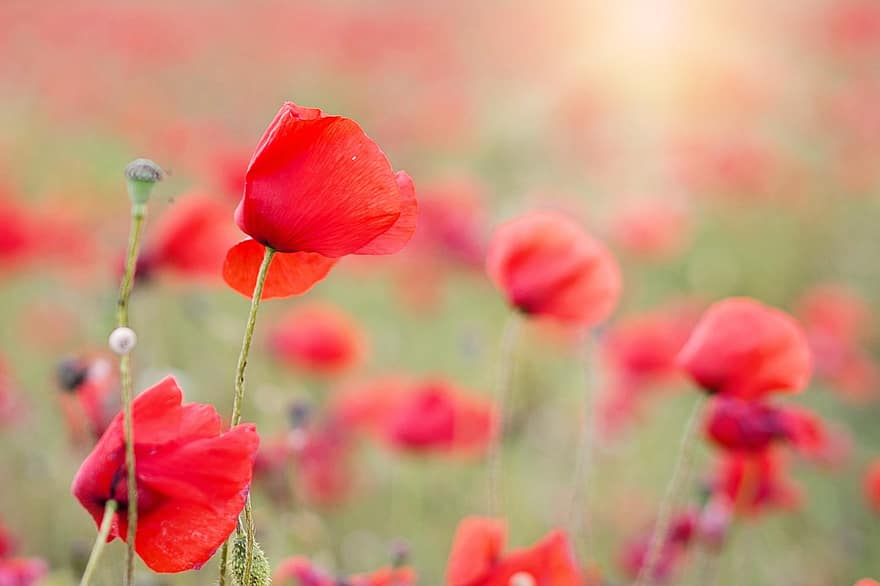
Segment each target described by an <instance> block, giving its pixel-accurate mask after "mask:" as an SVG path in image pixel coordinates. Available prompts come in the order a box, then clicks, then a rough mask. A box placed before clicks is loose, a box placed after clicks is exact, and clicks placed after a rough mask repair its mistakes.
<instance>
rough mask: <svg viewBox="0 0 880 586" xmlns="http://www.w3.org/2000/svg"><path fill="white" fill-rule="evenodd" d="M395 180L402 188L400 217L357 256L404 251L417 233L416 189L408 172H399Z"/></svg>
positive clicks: (417, 205)
mask: <svg viewBox="0 0 880 586" xmlns="http://www.w3.org/2000/svg"><path fill="white" fill-rule="evenodd" d="M394 179H395V180H396V181H397V186H398V187H399V188H400V217H399V218H397V221H396V222H394V225H393V226H391V228H389V229H388V231H387V232H385V233H384V234H382V235H381V236H379V237H378V238H376V239H375V240H372V241H371V242H370V243H369V244H367V245H366V246H364V247H363V248H361V249H359V250H358V251H357V252H356V253H355V254H374V255H378V254H394V253H396V252H399V251H400V250H401V249H403V247H404V246H406V245H407V243H408V242H409V241H410V239H411V238H412V236H413V234H414V233H415V231H416V222H417V221H418V217H419V203H418V201H417V200H416V188H415V185H414V184H413V180H412V178H411V177H410V176H409V175H408V174H407V173H406V171H398V172H397V174H395V176H394Z"/></svg>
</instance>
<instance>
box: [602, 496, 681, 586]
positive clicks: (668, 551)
mask: <svg viewBox="0 0 880 586" xmlns="http://www.w3.org/2000/svg"><path fill="white" fill-rule="evenodd" d="M697 521H698V517H697V513H696V511H693V510H686V511H683V512H681V513H678V514H677V515H675V516H674V517H673V518H672V519H671V520H670V523H669V529H668V530H667V532H666V535H665V536H664V537H663V542H662V543H661V545H660V555H659V557H658V558H657V561H656V562H655V565H654V568H653V572H652V574H653V575H652V576H651V578H652V581H653V582H656V583H662V582H666V581H667V580H669V578H671V577H672V575H673V574H674V573H675V571H676V570H677V568H678V565H679V564H680V563H681V561H682V559H683V558H684V555H685V553H686V552H687V548H688V547H689V546H690V544H691V542H692V540H693V538H694V536H695V535H696V529H697ZM653 533H654V532H653V530H651V531H650V532H648V533H646V534H644V535H642V536H640V537H639V538H638V539H636V540H635V541H632V542H630V543H629V544H627V545H626V546H625V547H624V548H623V551H622V552H621V554H620V558H619V563H620V567H621V569H623V571H624V573H625V574H626V575H627V576H628V577H629V578H636V577H637V576H638V575H639V573H640V572H641V571H642V566H644V565H645V564H646V563H647V561H648V551H649V549H650V547H651V539H652V537H653Z"/></svg>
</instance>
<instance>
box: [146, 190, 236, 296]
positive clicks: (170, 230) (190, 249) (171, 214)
mask: <svg viewBox="0 0 880 586" xmlns="http://www.w3.org/2000/svg"><path fill="white" fill-rule="evenodd" d="M229 212H230V206H228V205H227V204H226V203H225V202H223V201H221V200H217V199H215V198H211V197H208V196H207V195H205V194H202V193H198V192H196V193H191V194H187V195H184V196H183V197H181V198H180V199H178V200H177V201H175V202H174V204H173V205H172V206H171V207H170V208H169V209H168V211H166V212H165V213H164V214H163V215H162V216H161V217H160V218H159V219H158V221H157V222H156V224H155V228H153V230H152V231H151V233H150V234H149V236H148V237H147V239H146V243H145V245H144V247H143V249H142V250H141V253H140V255H139V257H138V263H137V278H138V279H139V280H144V279H148V278H150V277H151V276H153V275H154V274H156V273H161V272H167V273H171V274H174V275H175V276H180V277H187V278H190V279H202V280H209V279H219V278H220V275H221V271H222V268H223V259H224V258H225V254H226V250H227V249H228V248H229V247H230V246H232V245H233V244H234V243H235V242H236V241H237V235H236V233H235V229H234V228H233V227H232V226H230V225H229V222H228V218H229Z"/></svg>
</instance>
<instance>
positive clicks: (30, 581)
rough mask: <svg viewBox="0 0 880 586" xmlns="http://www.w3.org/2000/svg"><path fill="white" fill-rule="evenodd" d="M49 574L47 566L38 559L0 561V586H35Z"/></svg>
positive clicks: (7, 559)
mask: <svg viewBox="0 0 880 586" xmlns="http://www.w3.org/2000/svg"><path fill="white" fill-rule="evenodd" d="M48 574H49V566H48V565H47V564H46V562H45V561H43V560H41V559H38V558H5V559H0V586H32V585H34V586H36V584H40V583H42V580H43V578H45V577H46V576H47V575H48Z"/></svg>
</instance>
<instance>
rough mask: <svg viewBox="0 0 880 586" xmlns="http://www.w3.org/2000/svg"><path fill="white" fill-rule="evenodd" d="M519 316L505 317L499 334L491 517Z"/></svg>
mask: <svg viewBox="0 0 880 586" xmlns="http://www.w3.org/2000/svg"><path fill="white" fill-rule="evenodd" d="M519 326H520V318H519V316H517V315H515V314H512V315H511V316H510V317H509V318H507V323H506V324H505V325H504V333H503V334H502V335H501V349H500V354H499V362H498V374H497V380H496V384H497V385H498V386H497V388H496V391H495V399H496V401H497V402H498V429H497V430H496V431H495V437H494V438H493V439H492V441H491V442H490V443H489V454H488V459H489V507H488V511H489V516H490V517H493V516H495V515H497V514H498V512H499V508H500V507H499V503H500V500H501V498H500V485H501V455H502V454H501V452H502V442H503V441H504V420H505V416H506V413H505V411H506V403H507V396H508V394H510V383H511V379H512V378H513V366H514V357H513V353H514V352H513V351H514V349H515V347H516V341H517V339H518V338H519Z"/></svg>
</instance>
